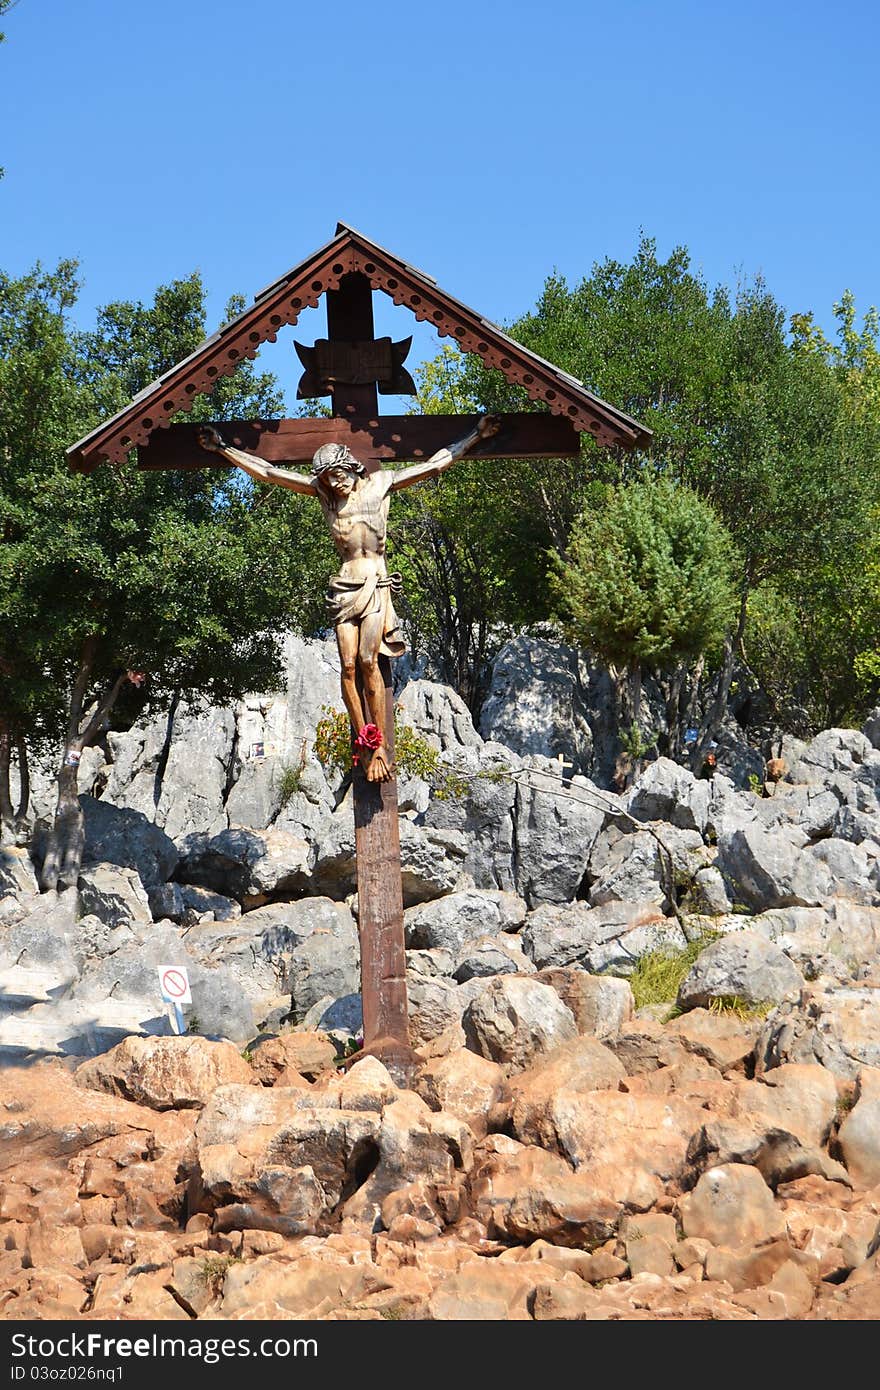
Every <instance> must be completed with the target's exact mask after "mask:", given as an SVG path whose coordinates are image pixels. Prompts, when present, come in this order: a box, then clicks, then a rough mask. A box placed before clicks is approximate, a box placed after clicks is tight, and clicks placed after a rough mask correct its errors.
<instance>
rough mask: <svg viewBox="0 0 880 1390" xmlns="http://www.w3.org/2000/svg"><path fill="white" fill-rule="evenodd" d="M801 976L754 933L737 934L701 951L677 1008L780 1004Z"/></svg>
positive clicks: (794, 990)
mask: <svg viewBox="0 0 880 1390" xmlns="http://www.w3.org/2000/svg"><path fill="white" fill-rule="evenodd" d="M803 984H804V977H803V975H802V974H801V972H800V971H799V970H798V968H797V966H796V965H794V964H793V963H792V962H791V961H790V960H789V958H788V956H786V955H785V954H784V953H783V952H782V951H780V950H779V948H778V947H777V946H773V945H772V944H771V943H770V942H768V941H765V940H764V938H763V937H762V936H759V935H757V934H756V933H754V932H748V931H744V932H736V933H734V934H733V935H731V936H723V937H721V938H720V940H718V941H713V942H712V943H711V944H710V945H709V946H707V947H706V949H705V950H704V951H701V952H700V954H699V956H698V957H697V959H696V960H695V961H694V964H693V965H692V966H691V968H690V970H689V971H688V973H687V975H686V977H685V979H684V980H683V981H682V983H681V985H680V987H679V991H678V1005H679V1007H680V1008H682V1009H692V1008H700V1007H702V1008H705V1007H706V1006H707V1005H708V1004H709V1003H711V1001H712V1000H713V999H725V998H732V997H735V998H737V999H741V1000H743V1001H744V1002H745V1003H747V1004H763V1003H774V1004H776V1003H779V1002H780V1001H781V1000H783V999H785V998H787V997H789V996H790V995H792V994H797V993H799V991H800V989H801V988H802V986H803Z"/></svg>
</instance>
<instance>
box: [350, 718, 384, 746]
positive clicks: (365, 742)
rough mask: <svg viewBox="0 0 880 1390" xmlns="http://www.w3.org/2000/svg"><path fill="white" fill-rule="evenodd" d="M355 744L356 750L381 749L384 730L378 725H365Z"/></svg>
mask: <svg viewBox="0 0 880 1390" xmlns="http://www.w3.org/2000/svg"><path fill="white" fill-rule="evenodd" d="M354 742H355V747H356V748H369V749H371V750H372V749H376V748H381V747H382V730H381V729H380V728H379V726H378V724H365V725H364V727H363V728H362V729H361V731H360V733H359V734H358V736H357V738H356V739H355V741H354Z"/></svg>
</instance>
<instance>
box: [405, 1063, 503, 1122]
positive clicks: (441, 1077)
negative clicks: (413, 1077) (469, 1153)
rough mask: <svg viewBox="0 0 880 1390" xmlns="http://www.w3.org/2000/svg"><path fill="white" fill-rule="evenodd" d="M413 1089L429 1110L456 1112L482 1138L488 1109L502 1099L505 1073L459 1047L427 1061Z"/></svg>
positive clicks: (452, 1113)
mask: <svg viewBox="0 0 880 1390" xmlns="http://www.w3.org/2000/svg"><path fill="white" fill-rule="evenodd" d="M415 1089H416V1091H417V1092H418V1094H419V1095H420V1096H421V1097H422V1100H424V1101H426V1102H427V1104H428V1105H429V1106H430V1107H431V1109H432V1110H445V1111H447V1112H448V1113H449V1114H451V1115H456V1116H457V1117H458V1118H459V1119H460V1120H463V1121H464V1122H465V1124H467V1125H469V1126H470V1128H471V1130H472V1131H473V1133H474V1134H475V1135H476V1136H477V1138H482V1136H483V1135H484V1134H485V1133H486V1127H487V1123H488V1120H489V1117H490V1115H491V1112H492V1110H493V1108H494V1107H495V1106H496V1105H497V1104H498V1102H499V1101H500V1100H501V1096H502V1094H503V1091H504V1072H503V1070H502V1068H501V1067H499V1066H498V1065H497V1063H495V1062H490V1061H489V1059H488V1058H486V1057H478V1056H477V1055H476V1053H474V1052H471V1051H469V1049H467V1048H464V1047H462V1048H457V1049H455V1050H454V1051H452V1052H450V1053H448V1054H447V1056H445V1057H441V1058H438V1059H437V1060H436V1061H431V1062H428V1063H427V1064H426V1065H425V1066H424V1067H423V1068H422V1070H421V1072H420V1073H419V1076H418V1079H417V1081H416V1084H415Z"/></svg>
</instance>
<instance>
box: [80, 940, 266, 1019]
mask: <svg viewBox="0 0 880 1390" xmlns="http://www.w3.org/2000/svg"><path fill="white" fill-rule="evenodd" d="M139 930H140V933H141V935H140V938H139V939H135V940H131V939H130V938H129V940H128V942H127V944H125V945H123V946H121V947H120V949H119V950H117V951H114V952H113V953H112V954H110V955H106V956H104V957H103V958H102V959H100V960H98V961H96V962H94V963H92V964H90V965H88V966H87V968H86V969H85V970H84V971H83V973H82V975H81V977H80V979H79V980H78V981H77V983H76V984H75V985H74V987H73V989H72V990H71V999H72V1001H73V1002H74V1003H75V1004H76V1005H77V1006H80V1005H91V1006H92V1007H93V1008H94V1009H95V1010H96V1011H97V1012H96V1017H99V1016H100V1011H101V1008H102V1006H103V1003H104V1002H105V1001H107V1000H108V999H109V1000H113V1001H116V1002H118V1003H119V1004H120V1005H124V1006H125V1008H126V1010H127V1012H128V1014H129V1015H132V1016H134V1015H136V1016H137V1018H138V1019H139V1020H140V1024H141V1028H142V1030H143V1031H145V1032H148V1033H156V1032H165V1031H167V1029H168V1022H167V1014H166V1006H165V1005H164V1004H163V1003H162V999H161V994H160V989H159V973H158V967H159V966H160V965H161V966H166V965H183V966H186V967H187V969H188V971H189V980H190V986H191V988H192V996H193V1002H192V1005H191V1006H186V1007H185V1017H186V1019H187V1022H188V1025H189V1027H190V1030H191V1031H193V1032H198V1033H201V1034H203V1035H205V1036H208V1037H221V1038H229V1040H230V1041H231V1042H236V1043H239V1044H241V1043H244V1042H246V1041H247V1040H248V1039H249V1038H252V1037H253V1035H254V1032H255V1020H254V1011H253V1006H252V1004H251V1002H250V1000H249V998H248V997H247V995H246V994H245V993H244V991H243V990H242V987H241V980H240V978H239V976H238V975H237V974H236V973H235V972H234V971H233V970H232V969H231V968H229V967H228V966H226V965H223V964H215V965H210V964H206V963H203V962H201V961H199V960H196V959H195V958H194V956H193V954H191V953H190V951H189V950H188V948H187V945H186V943H185V941H184V939H183V932H182V931H181V930H180V928H178V927H176V926H175V925H174V924H173V923H171V922H157V923H154V924H153V925H152V926H146V925H141V926H140V928H139ZM128 1031H133V1030H128ZM115 1041H119V1039H118V1038H117V1039H115ZM111 1045H112V1044H111Z"/></svg>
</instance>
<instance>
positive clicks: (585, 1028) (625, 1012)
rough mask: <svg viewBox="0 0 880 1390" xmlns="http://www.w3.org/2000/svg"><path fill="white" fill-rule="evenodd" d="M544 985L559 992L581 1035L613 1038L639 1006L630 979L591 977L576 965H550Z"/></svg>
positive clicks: (542, 973)
mask: <svg viewBox="0 0 880 1390" xmlns="http://www.w3.org/2000/svg"><path fill="white" fill-rule="evenodd" d="M537 978H538V979H539V980H540V982H541V983H542V984H546V985H549V986H550V988H551V989H555V990H556V993H557V994H558V995H559V997H560V999H561V1000H562V1002H563V1004H564V1005H565V1006H566V1008H568V1009H571V1012H572V1014H573V1016H574V1021H575V1025H576V1027H577V1030H578V1032H579V1033H587V1034H590V1035H591V1036H593V1037H596V1038H610V1037H613V1036H614V1035H615V1034H616V1033H619V1032H620V1029H621V1028H622V1027H623V1026H624V1025H625V1024H627V1023H629V1021H630V1019H631V1018H632V1016H633V1011H634V1009H635V1003H634V1000H633V992H632V989H631V988H630V985H629V982H628V981H627V980H621V979H618V978H617V977H616V976H614V975H588V974H587V972H586V971H585V970H578V969H576V968H574V967H572V966H549V967H548V968H547V969H545V970H542V971H540V972H539V974H538V976H537Z"/></svg>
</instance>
